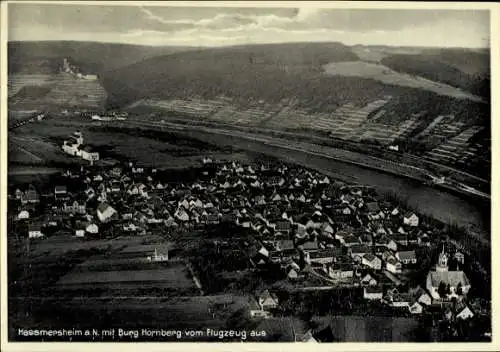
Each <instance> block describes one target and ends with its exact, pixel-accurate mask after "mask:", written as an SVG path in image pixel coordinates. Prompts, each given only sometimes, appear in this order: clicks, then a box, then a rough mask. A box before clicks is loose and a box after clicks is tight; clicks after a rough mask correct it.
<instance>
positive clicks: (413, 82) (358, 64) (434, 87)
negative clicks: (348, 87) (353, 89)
mask: <svg viewBox="0 0 500 352" xmlns="http://www.w3.org/2000/svg"><path fill="white" fill-rule="evenodd" d="M324 70H325V74H326V75H334V76H348V77H363V78H372V79H375V80H377V81H381V82H383V83H386V84H392V85H397V86H403V87H410V88H420V89H425V90H428V91H431V92H434V93H437V94H440V95H447V96H450V97H454V98H458V99H470V100H472V101H481V98H479V97H477V96H475V95H472V94H470V93H467V92H464V91H462V90H460V89H458V88H455V87H452V86H449V85H446V84H443V83H438V82H434V81H431V80H428V79H425V78H422V77H419V76H412V75H408V74H404V73H399V72H396V71H393V70H391V69H390V68H388V67H386V66H383V65H380V64H376V63H368V62H362V61H347V62H335V63H330V64H327V65H325V66H324Z"/></svg>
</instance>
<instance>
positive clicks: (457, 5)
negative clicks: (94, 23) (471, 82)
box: [0, 1, 500, 352]
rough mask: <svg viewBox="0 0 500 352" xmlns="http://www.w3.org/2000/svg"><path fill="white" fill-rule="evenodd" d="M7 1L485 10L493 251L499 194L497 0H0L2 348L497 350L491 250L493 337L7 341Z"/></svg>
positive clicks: (499, 9)
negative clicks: (440, 339)
mask: <svg viewBox="0 0 500 352" xmlns="http://www.w3.org/2000/svg"><path fill="white" fill-rule="evenodd" d="M8 3H39V4H49V3H50V4H58V5H64V4H78V5H96V6H98V5H108V6H109V5H111V6H124V5H125V6H137V5H138V4H139V3H140V5H143V6H190V7H194V6H198V7H199V6H203V7H205V6H216V7H221V6H228V7H273V8H279V7H318V8H364V9H381V8H393V9H457V10H458V9H460V10H464V9H477V10H481V9H487V10H490V25H491V33H490V40H491V78H492V114H491V117H492V122H491V124H492V188H491V192H492V202H491V206H492V217H491V218H492V234H491V241H492V253H495V252H496V249H497V248H498V245H499V240H498V239H497V238H496V234H497V232H498V228H499V227H498V226H499V225H500V224H499V219H498V217H496V216H494V215H493V214H499V213H500V207H499V206H498V205H497V204H496V202H495V199H499V196H500V194H499V191H500V189H499V187H497V182H496V181H497V177H498V176H499V174H498V173H499V171H498V162H499V160H498V157H497V155H496V153H495V151H497V150H500V145H499V143H500V138H498V136H499V133H498V132H500V130H499V129H500V127H499V126H498V122H497V121H496V120H495V117H498V116H500V110H499V106H498V103H497V102H496V100H495V99H494V98H495V97H500V87H499V84H498V83H499V82H498V76H499V74H500V71H499V67H498V64H500V45H499V44H500V41H499V36H498V33H499V32H500V5H499V4H496V3H484V2H466V3H464V2H453V3H450V2H432V3H429V2H382V1H381V2H378V1H377V2H372V1H370V2H366V1H363V2H361V1H355V2H352V1H337V2H333V1H330V2H312V1H311V2H299V1H280V2H276V1H275V2H271V1H269V2H268V1H266V2H264V1H245V2H239V1H238V2H230V1H205V2H200V1H189V2H182V1H168V2H167V1H140V2H139V1H137V2H130V1H129V2H122V1H2V2H1V3H0V6H1V7H0V16H1V17H0V25H1V30H0V38H1V41H0V45H1V47H0V58H1V60H0V62H1V73H2V74H1V75H0V78H1V85H0V87H1V89H0V94H1V97H0V99H1V100H0V111H1V115H0V116H1V118H0V132H1V133H2V136H1V138H0V162H1V167H0V212H1V213H0V224H2V227H1V231H0V236H1V237H0V238H1V240H0V248H1V250H2V251H1V254H2V255H1V256H0V259H1V265H0V267H1V284H0V289H1V298H2V300H1V312H2V314H1V330H0V332H1V350H2V351H23V352H24V351H69V350H71V351H73V350H77V351H78V350H81V351H88V350H89V349H92V350H103V351H104V350H106V351H107V350H110V349H111V350H119V351H120V352H122V351H123V352H125V351H128V350H130V351H137V350H138V349H144V350H146V349H147V350H148V351H166V350H172V351H178V350H179V351H180V350H182V351H188V350H191V349H192V350H193V351H197V350H205V351H208V350H210V351H228V352H229V351H234V350H236V349H238V350H244V351H274V352H278V351H287V352H291V351H301V352H303V351H304V350H307V349H314V350H325V351H326V350H329V351H330V350H333V349H334V350H336V351H337V350H338V351H359V350H372V351H387V350H397V351H421V350H427V349H432V350H435V351H450V350H452V351H498V350H500V338H499V336H498V335H499V334H500V331H499V330H498V329H497V327H498V322H497V321H496V317H497V316H498V313H499V307H498V304H497V302H498V300H499V299H500V296H499V294H500V285H499V283H500V282H499V280H498V279H497V278H496V275H495V274H497V269H496V268H497V267H498V266H499V264H500V258H499V256H498V255H497V256H495V255H492V270H493V272H492V300H493V304H492V321H493V322H492V324H493V326H492V330H493V331H492V332H493V341H492V342H491V343H443V344H437V343H434V344H429V343H338V344H302V343H237V344H234V343H224V344H223V343H188V342H186V343H185V342H182V343H173V342H169V343H133V344H130V343H100V344H98V343H94V344H89V343H31V342H22V343H13V342H10V343H9V342H7V297H6V293H7V292H6V291H7V268H6V263H7V258H6V255H5V254H6V245H7V236H6V204H7V202H6V198H7V194H6V189H7V182H6V180H7V179H6V177H7V138H6V137H7V106H6V103H7V75H6V73H7V38H8V33H7V31H8V26H7V5H8Z"/></svg>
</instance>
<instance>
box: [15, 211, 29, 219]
mask: <svg viewBox="0 0 500 352" xmlns="http://www.w3.org/2000/svg"><path fill="white" fill-rule="evenodd" d="M29 217H30V213H29V212H28V211H27V210H21V211H20V212H19V214H17V220H25V219H29Z"/></svg>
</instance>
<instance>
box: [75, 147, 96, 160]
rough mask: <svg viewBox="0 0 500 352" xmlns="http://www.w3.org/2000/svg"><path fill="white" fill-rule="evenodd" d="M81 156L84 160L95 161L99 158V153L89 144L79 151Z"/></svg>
mask: <svg viewBox="0 0 500 352" xmlns="http://www.w3.org/2000/svg"><path fill="white" fill-rule="evenodd" d="M79 154H80V157H81V158H82V159H83V160H87V161H90V162H94V161H97V160H99V153H98V152H95V151H93V150H92V148H91V147H90V146H88V145H86V146H84V147H83V148H81V149H80V151H79Z"/></svg>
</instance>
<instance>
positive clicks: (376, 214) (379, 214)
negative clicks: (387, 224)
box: [366, 202, 385, 220]
mask: <svg viewBox="0 0 500 352" xmlns="http://www.w3.org/2000/svg"><path fill="white" fill-rule="evenodd" d="M366 210H367V211H368V218H369V219H370V220H378V219H383V218H384V217H385V214H384V212H383V211H382V210H381V209H380V206H379V204H378V202H369V203H366Z"/></svg>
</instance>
